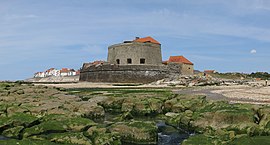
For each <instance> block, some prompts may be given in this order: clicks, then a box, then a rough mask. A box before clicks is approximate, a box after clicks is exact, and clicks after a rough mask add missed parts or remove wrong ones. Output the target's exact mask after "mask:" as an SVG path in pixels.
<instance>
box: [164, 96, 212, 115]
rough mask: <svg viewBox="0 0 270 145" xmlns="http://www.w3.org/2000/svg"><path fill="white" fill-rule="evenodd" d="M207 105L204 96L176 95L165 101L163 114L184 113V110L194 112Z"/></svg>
mask: <svg viewBox="0 0 270 145" xmlns="http://www.w3.org/2000/svg"><path fill="white" fill-rule="evenodd" d="M205 104H207V101H206V97H205V96H196V95H177V96H176V97H174V98H172V99H170V100H167V101H166V102H165V104H164V111H165V112H178V113H180V112H184V111H186V110H191V111H195V110H198V109H201V108H202V107H203V106H204V105H205Z"/></svg>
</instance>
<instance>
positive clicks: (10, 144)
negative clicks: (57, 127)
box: [0, 139, 72, 145]
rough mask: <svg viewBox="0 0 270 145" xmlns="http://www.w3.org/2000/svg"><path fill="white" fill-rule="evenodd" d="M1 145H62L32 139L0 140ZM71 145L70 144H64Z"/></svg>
mask: <svg viewBox="0 0 270 145" xmlns="http://www.w3.org/2000/svg"><path fill="white" fill-rule="evenodd" d="M0 144H1V145H63V144H58V143H54V142H50V141H48V140H33V139H23V140H15V139H9V140H0ZM66 145H72V144H66Z"/></svg>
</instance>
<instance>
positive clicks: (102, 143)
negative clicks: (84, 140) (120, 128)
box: [85, 126, 121, 145]
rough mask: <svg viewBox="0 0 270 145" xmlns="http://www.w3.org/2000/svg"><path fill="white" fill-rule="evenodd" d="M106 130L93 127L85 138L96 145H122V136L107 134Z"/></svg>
mask: <svg viewBox="0 0 270 145" xmlns="http://www.w3.org/2000/svg"><path fill="white" fill-rule="evenodd" d="M106 131H107V129H106V128H100V127H97V126H93V127H91V128H89V129H88V130H87V131H86V132H85V136H87V137H88V138H90V139H91V140H92V142H93V144H96V145H106V144H108V145H109V144H112V145H118V144H121V141H120V136H118V135H116V134H113V133H106Z"/></svg>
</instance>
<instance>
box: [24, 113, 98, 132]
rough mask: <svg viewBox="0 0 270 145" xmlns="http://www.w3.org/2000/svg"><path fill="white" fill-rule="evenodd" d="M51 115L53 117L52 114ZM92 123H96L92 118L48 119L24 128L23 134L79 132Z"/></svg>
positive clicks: (92, 124)
mask: <svg viewBox="0 0 270 145" xmlns="http://www.w3.org/2000/svg"><path fill="white" fill-rule="evenodd" d="M51 117H52V118H54V116H51ZM94 125H96V123H95V122H93V121H92V120H89V119H86V118H80V117H76V118H66V119H59V120H57V119H56V120H48V121H46V122H42V123H41V124H39V125H35V126H33V127H31V128H27V129H25V131H24V134H23V136H24V137H28V136H33V135H40V134H48V133H63V132H67V131H74V132H80V131H84V130H86V129H88V128H89V127H91V126H94Z"/></svg>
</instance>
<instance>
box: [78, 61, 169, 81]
mask: <svg viewBox="0 0 270 145" xmlns="http://www.w3.org/2000/svg"><path fill="white" fill-rule="evenodd" d="M167 74H168V67H167V66H164V65H111V64H108V65H101V66H90V67H88V68H83V69H82V70H81V74H80V81H88V82H109V83H112V82H113V83H150V82H153V81H157V80H160V79H163V78H165V77H166V75H167Z"/></svg>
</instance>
